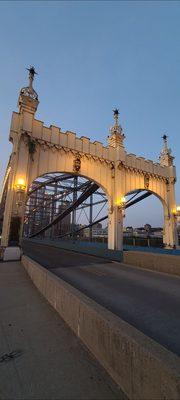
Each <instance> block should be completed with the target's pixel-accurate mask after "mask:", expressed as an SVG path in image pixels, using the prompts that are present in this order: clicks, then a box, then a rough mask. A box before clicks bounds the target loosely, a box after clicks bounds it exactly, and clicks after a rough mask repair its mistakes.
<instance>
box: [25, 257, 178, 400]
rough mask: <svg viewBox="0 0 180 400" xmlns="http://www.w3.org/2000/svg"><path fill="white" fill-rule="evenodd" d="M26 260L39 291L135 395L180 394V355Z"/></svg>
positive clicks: (152, 398)
mask: <svg viewBox="0 0 180 400" xmlns="http://www.w3.org/2000/svg"><path fill="white" fill-rule="evenodd" d="M22 264H23V266H24V267H25V269H26V271H27V273H28V274H29V276H30V277H31V279H32V281H33V282H34V284H35V285H36V286H37V288H38V289H39V290H40V292H41V293H42V294H43V295H44V296H45V297H46V299H47V300H48V301H49V303H50V304H51V305H52V306H53V307H54V308H55V309H56V311H57V312H58V313H59V315H60V316H61V317H62V318H63V319H64V321H65V322H66V323H67V324H68V325H69V327H70V328H71V329H72V330H73V331H74V333H75V334H76V335H77V336H78V337H79V338H80V339H81V340H82V342H83V343H84V344H85V345H86V346H87V348H88V349H89V350H90V351H91V352H92V353H93V355H94V356H95V357H96V358H97V360H98V361H99V362H100V364H101V365H102V366H103V367H104V368H105V369H106V370H107V371H108V373H109V374H110V375H111V377H112V378H113V379H114V380H115V381H116V383H117V384H118V385H119V386H120V387H121V389H122V390H123V391H124V393H126V395H127V396H128V397H129V398H130V399H135V400H137V399H138V400H146V399H147V400H159V399H169V400H170V399H171V400H172V399H176V400H179V399H180V379H179V378H180V360H179V358H178V357H177V356H175V355H174V354H173V353H171V352H169V351H167V350H166V349H164V348H163V347H162V346H160V345H158V344H157V343H156V342H154V341H153V340H151V339H150V338H148V337H146V336H145V335H144V334H142V333H141V332H139V331H138V330H137V329H135V328H134V327H132V326H131V325H129V324H128V323H126V322H124V321H123V320H121V319H120V318H118V317H116V316H115V315H114V314H112V313H111V312H109V311H108V310H106V309H105V308H104V307H102V306H100V305H99V304H97V303H96V302H94V301H93V300H91V299H89V298H88V297H86V296H85V295H84V294H82V293H81V292H79V291H78V290H77V289H75V288H74V287H72V286H71V285H69V284H68V283H66V282H64V281H63V280H61V279H60V278H58V277H57V276H55V275H53V274H52V273H51V272H49V271H48V270H46V269H45V268H43V267H41V266H40V265H39V264H37V263H36V262H35V261H33V260H31V259H30V258H28V257H26V256H22Z"/></svg>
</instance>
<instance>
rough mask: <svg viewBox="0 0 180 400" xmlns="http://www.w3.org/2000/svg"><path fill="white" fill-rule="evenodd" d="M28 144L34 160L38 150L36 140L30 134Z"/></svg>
mask: <svg viewBox="0 0 180 400" xmlns="http://www.w3.org/2000/svg"><path fill="white" fill-rule="evenodd" d="M27 145H28V150H29V154H30V157H31V160H32V161H34V159H33V155H34V153H35V152H36V142H35V140H33V139H32V138H31V137H30V136H28V142H27Z"/></svg>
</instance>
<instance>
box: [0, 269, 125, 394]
mask: <svg viewBox="0 0 180 400" xmlns="http://www.w3.org/2000/svg"><path fill="white" fill-rule="evenodd" d="M0 399H1V400H7V399H8V400H16V399H18V400H19V399H22V400H29V399H36V400H41V399H47V400H51V399H52V400H55V399H64V400H69V399H74V400H76V399H82V400H85V399H89V400H93V399H95V400H98V399H103V400H105V399H110V400H111V399H112V400H113V399H119V400H125V396H124V395H123V394H122V392H121V391H120V390H119V389H118V388H117V386H116V385H115V383H114V382H113V381H112V380H111V378H110V377H109V375H108V374H107V373H106V372H105V371H104V369H103V368H102V367H101V366H100V365H99V364H98V363H97V362H96V360H95V359H94V358H93V357H92V356H91V355H90V354H89V352H88V351H87V350H86V349H85V348H84V347H83V346H82V344H81V343H80V341H79V340H78V339H77V338H76V336H75V335H74V334H73V333H72V331H71V330H70V329H69V328H68V327H67V325H65V323H64V322H63V321H62V320H61V319H60V317H59V316H58V314H56V312H55V311H54V310H53V308H52V307H51V306H50V305H49V304H48V303H47V302H46V300H45V299H44V298H43V297H42V296H41V295H40V293H39V292H38V291H37V289H36V288H35V287H34V285H33V284H32V282H31V281H30V279H29V278H28V276H27V275H26V272H25V271H24V269H23V268H22V267H21V264H20V262H8V263H0Z"/></svg>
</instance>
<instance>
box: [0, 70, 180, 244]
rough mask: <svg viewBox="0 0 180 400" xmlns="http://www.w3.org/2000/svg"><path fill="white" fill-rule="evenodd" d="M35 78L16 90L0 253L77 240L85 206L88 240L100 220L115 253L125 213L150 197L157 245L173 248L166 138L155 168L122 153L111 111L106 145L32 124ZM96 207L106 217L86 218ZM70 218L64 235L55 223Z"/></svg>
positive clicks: (174, 212)
mask: <svg viewBox="0 0 180 400" xmlns="http://www.w3.org/2000/svg"><path fill="white" fill-rule="evenodd" d="M34 76H35V70H34V68H30V70H29V86H27V87H24V88H22V89H21V91H20V95H19V100H18V107H19V111H18V112H13V114H12V120H11V127H10V135H9V140H10V141H11V142H12V145H13V149H12V153H11V155H10V158H9V163H8V166H7V170H6V174H5V177H4V183H3V188H2V193H1V205H0V217H1V223H2V238H1V248H2V249H5V248H6V247H7V246H8V245H9V244H12V243H14V244H15V243H16V244H18V245H19V244H21V240H22V237H23V236H24V235H26V236H29V237H35V236H36V237H37V236H40V235H41V236H42V235H44V236H47V235H48V236H51V237H52V236H53V235H55V236H59V237H62V236H63V235H66V237H67V236H68V237H71V236H73V237H74V236H76V237H77V236H78V234H79V233H80V232H81V231H82V229H81V228H82V226H79V227H78V226H77V220H76V216H77V215H78V213H79V212H81V211H83V212H86V208H87V207H88V210H89V211H88V213H89V220H88V221H87V223H86V228H87V227H88V228H89V232H90V238H91V237H92V226H93V224H95V223H96V224H97V223H98V222H100V221H103V218H104V220H105V219H107V222H108V249H109V250H119V251H122V250H123V218H124V212H125V209H126V208H127V207H130V206H132V205H133V204H135V203H136V202H138V201H141V200H143V199H144V198H146V197H148V196H150V195H155V196H156V197H157V198H158V199H159V201H160V202H161V204H162V208H163V214H164V230H163V244H164V246H165V247H167V248H175V247H177V246H178V237H177V216H178V213H179V209H178V207H177V205H176V201H175V193H174V185H175V182H176V172H175V167H174V165H173V156H172V155H171V151H170V149H169V148H168V144H167V136H166V135H164V136H163V149H162V151H161V153H160V157H159V163H158V162H153V161H151V160H146V159H144V158H143V157H138V156H135V155H134V154H128V153H127V152H126V150H125V147H124V139H125V135H124V133H123V130H122V127H121V125H120V124H119V111H118V110H117V109H115V110H114V125H113V126H112V127H111V128H110V134H109V136H108V138H107V140H108V146H107V147H105V146H103V145H102V143H100V142H97V141H95V142H91V141H90V139H88V138H86V137H84V136H81V137H80V138H79V137H77V136H76V134H75V133H74V132H70V131H66V132H62V131H61V129H60V128H58V127H56V126H53V125H51V126H50V127H46V126H44V124H43V122H42V121H39V120H37V119H35V113H36V110H37V107H38V104H39V100H38V94H37V93H36V91H35V90H34V88H33V80H34ZM127 199H128V200H127ZM100 205H101V206H102V207H103V209H104V211H106V212H104V214H103V215H101V216H100V217H99V218H93V216H92V214H93V210H95V209H96V207H97V206H99V207H100ZM100 212H101V210H98V212H97V214H98V215H99V214H100ZM70 214H71V229H70V231H69V232H68V231H66V232H65V231H64V230H63V229H62V225H63V224H64V223H65V220H67V218H68V215H70ZM58 226H59V227H60V226H61V228H58ZM62 231H63V232H62Z"/></svg>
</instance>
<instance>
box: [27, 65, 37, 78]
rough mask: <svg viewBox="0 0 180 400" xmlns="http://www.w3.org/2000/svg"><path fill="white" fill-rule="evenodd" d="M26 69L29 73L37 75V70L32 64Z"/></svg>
mask: <svg viewBox="0 0 180 400" xmlns="http://www.w3.org/2000/svg"><path fill="white" fill-rule="evenodd" d="M26 69H27V71H29V72H30V74H32V75H33V76H34V75H38V74H37V72H36V71H35V68H34V67H33V66H30V68H26Z"/></svg>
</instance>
